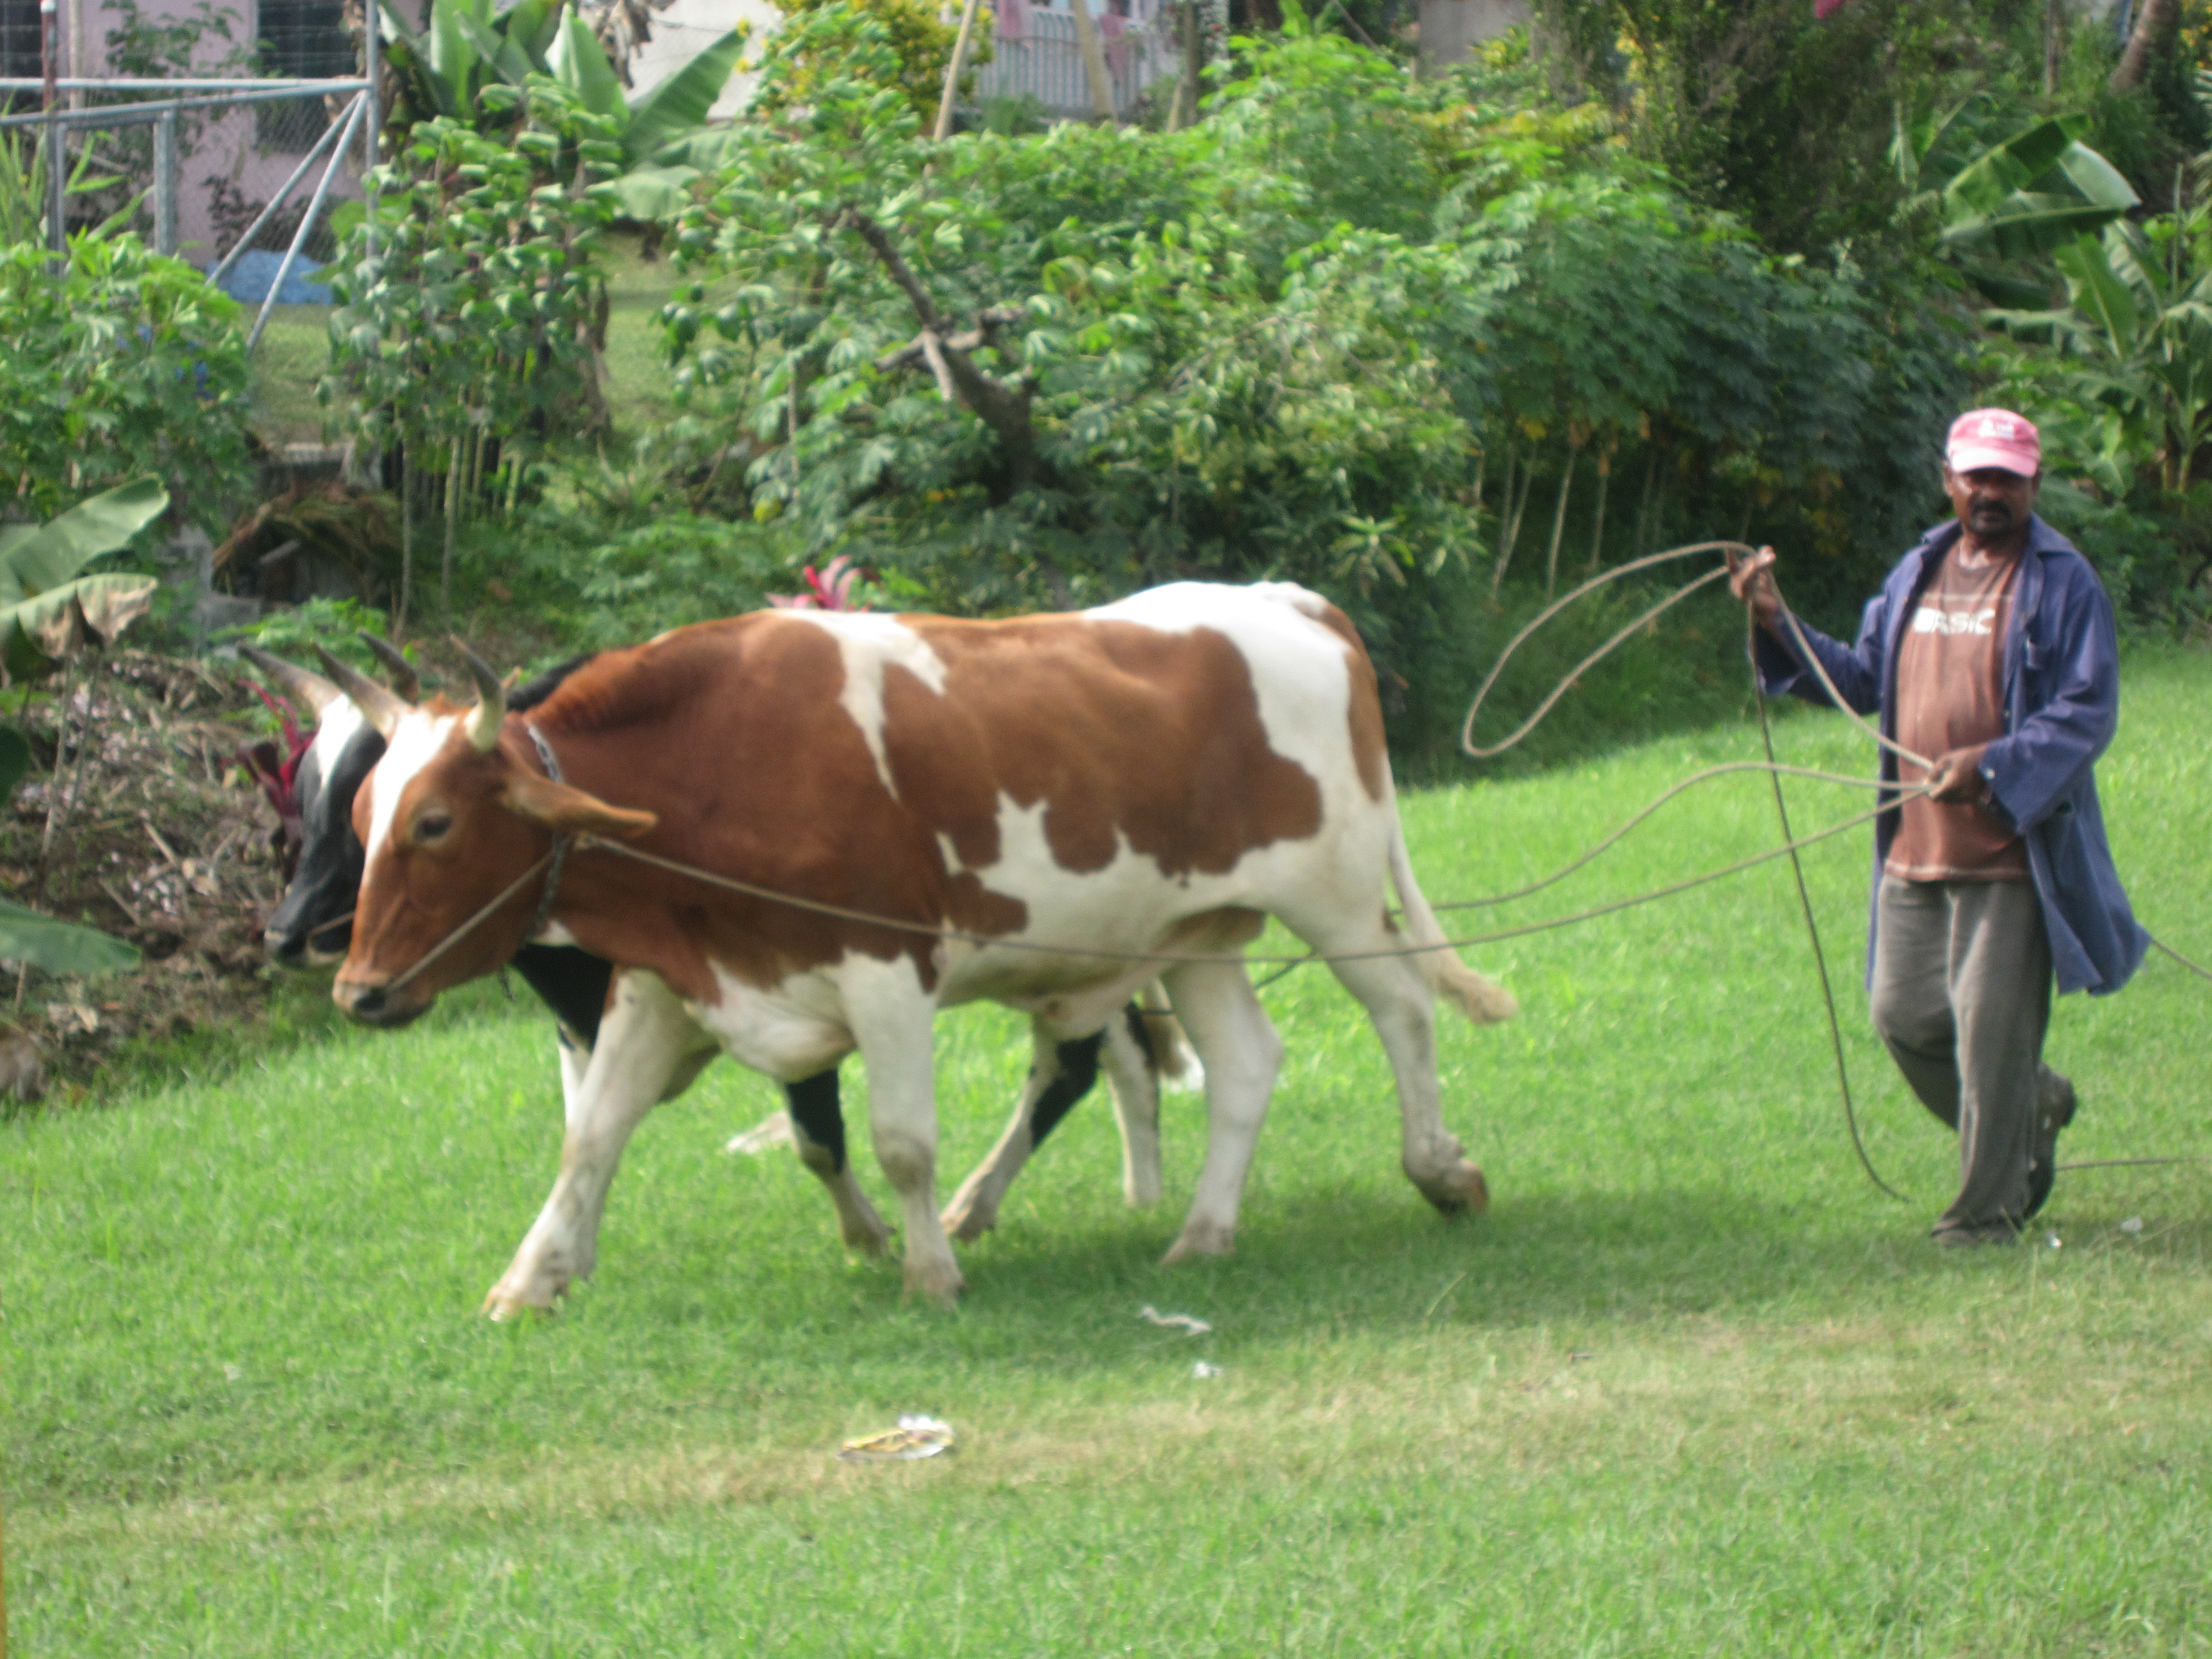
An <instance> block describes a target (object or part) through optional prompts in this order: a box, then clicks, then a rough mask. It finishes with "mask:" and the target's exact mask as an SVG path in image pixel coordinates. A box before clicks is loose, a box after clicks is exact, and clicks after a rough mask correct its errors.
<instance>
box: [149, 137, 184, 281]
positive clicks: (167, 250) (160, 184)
mask: <svg viewBox="0 0 2212 1659" xmlns="http://www.w3.org/2000/svg"><path fill="white" fill-rule="evenodd" d="M179 170H180V163H179V161H178V157H177V112H176V111H175V110H173V109H165V110H163V111H162V112H161V117H160V118H159V119H158V120H156V121H155V123H154V252H156V253H161V254H167V255H168V256H169V257H170V258H175V257H176V252H177V190H178V186H179V183H180V180H179V178H178V173H179Z"/></svg>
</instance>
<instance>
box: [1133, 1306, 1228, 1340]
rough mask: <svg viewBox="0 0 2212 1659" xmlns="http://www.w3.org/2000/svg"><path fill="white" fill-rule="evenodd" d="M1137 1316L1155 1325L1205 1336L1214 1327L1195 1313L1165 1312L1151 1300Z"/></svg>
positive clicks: (1139, 1310) (1140, 1309)
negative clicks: (1168, 1326)
mask: <svg viewBox="0 0 2212 1659" xmlns="http://www.w3.org/2000/svg"><path fill="white" fill-rule="evenodd" d="M1137 1317H1138V1318H1139V1319H1143V1320H1148V1321H1150V1322H1152V1324H1155V1325H1170V1326H1173V1327H1174V1328H1176V1329H1177V1330H1182V1331H1187V1332H1188V1333H1189V1334H1191V1335H1193V1336H1204V1335H1205V1334H1206V1333H1207V1332H1208V1331H1210V1330H1212V1328H1213V1327H1212V1326H1211V1325H1209V1324H1207V1323H1206V1322H1205V1321H1204V1320H1203V1319H1200V1318H1199V1317H1198V1316H1196V1315H1194V1314H1164V1313H1162V1312H1161V1311H1160V1310H1158V1308H1155V1307H1154V1306H1152V1304H1151V1303H1149V1302H1147V1303H1146V1304H1145V1305H1144V1306H1143V1307H1141V1308H1139V1309H1138V1310H1137Z"/></svg>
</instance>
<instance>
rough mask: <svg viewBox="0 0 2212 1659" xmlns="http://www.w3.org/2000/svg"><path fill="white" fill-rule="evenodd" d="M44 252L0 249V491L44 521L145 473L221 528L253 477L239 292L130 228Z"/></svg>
mask: <svg viewBox="0 0 2212 1659" xmlns="http://www.w3.org/2000/svg"><path fill="white" fill-rule="evenodd" d="M47 262H48V255H47V254H46V251H45V250H44V249H43V248H42V247H40V246H36V245H34V244H30V243H21V244H18V245H16V246H13V247H9V248H7V249H5V250H4V251H0V340H4V341H5V342H6V349H4V350H0V499H4V500H7V501H13V502H15V503H16V504H17V505H18V506H19V507H21V509H23V510H24V511H26V512H27V514H28V515H29V516H32V517H35V518H47V517H51V516H52V515H53V514H54V513H58V512H59V511H61V510H62V508H63V507H65V506H67V505H68V504H70V502H72V501H76V500H78V499H79V498H80V497H82V496H84V495H90V494H93V493H94V492H95V491H98V490H101V489H108V488H110V487H112V486H113V485H116V484H119V483H123V482H125V480H127V479H130V478H134V477H143V476H144V475H145V474H147V473H149V472H150V473H153V474H155V475H156V476H158V477H160V478H161V480H162V482H163V483H165V484H166V485H167V488H168V491H169V495H170V498H171V501H172V503H173V507H172V511H173V514H174V515H175V516H176V517H179V518H182V519H189V520H195V521H197V522H198V523H199V524H201V525H202V526H204V527H206V528H207V529H209V530H210V531H219V530H220V528H221V527H222V526H225V525H227V524H228V521H229V519H230V516H231V515H232V513H234V512H235V510H236V509H237V507H238V505H239V504H240V501H241V500H242V499H243V498H244V496H245V495H246V493H247V492H248V491H249V490H250V489H252V484H253V474H252V464H251V457H250V453H249V447H248V442H247V433H248V426H249V416H250V412H251V411H250V410H249V408H248V405H247V401H246V337H245V331H244V330H243V328H242V327H241V326H240V322H241V319H240V309H239V306H238V302H237V301H234V300H233V299H231V298H230V297H229V296H228V295H225V294H223V293H222V291H221V290H220V289H214V288H211V287H210V286H209V285H208V283H207V281H206V279H205V278H204V277H203V276H201V275H200V273H199V272H198V271H197V270H193V269H192V268H191V266H190V265H188V264H185V263H184V262H183V261H182V260H181V259H167V258H161V257H160V256H158V255H155V254H153V253H149V252H147V250H146V247H145V245H144V244H143V243H142V242H141V241H139V240H138V239H137V237H136V236H130V235H121V236H114V237H110V238H106V239H96V238H93V237H78V238H76V239H75V240H72V241H71V242H70V250H69V258H68V264H67V266H66V268H65V269H64V271H63V272H62V274H61V275H60V276H59V277H56V276H52V275H51V274H50V273H49V271H48V269H47Z"/></svg>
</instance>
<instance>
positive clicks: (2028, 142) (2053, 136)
mask: <svg viewBox="0 0 2212 1659" xmlns="http://www.w3.org/2000/svg"><path fill="white" fill-rule="evenodd" d="M2080 125H2081V121H2080V118H2078V117H2074V116H2065V117H2058V118H2053V119H2051V120H2048V121H2039V122H2037V123H2036V124H2035V125H2033V126H2032V127H2030V128H2028V129H2027V131H2025V132H2016V133H2015V134H2013V136H2012V137H2009V138H2008V139H2006V140H2005V141H2004V142H2003V143H2001V144H1992V145H1990V148H1989V149H1985V150H1984V151H1983V152H1982V153H1981V154H1980V155H1977V156H1976V157H1975V158H1974V159H1973V160H1972V161H1969V162H1967V163H1966V166H1964V167H1960V169H1959V171H1958V172H1957V173H1954V174H1953V175H1952V178H1951V182H1950V183H1949V184H1948V185H1944V186H1943V197H1944V200H1945V201H1946V203H1948V204H1949V206H1950V209H1951V211H1952V213H1953V214H1954V216H1961V215H1963V214H1965V213H1966V212H1968V211H1972V210H1978V211H1980V212H1983V213H1987V212H1989V211H1990V210H1992V209H1994V208H1995V207H1996V205H1997V204H1998V203H2000V202H2002V200H2004V198H2005V197H2008V196H2009V195H2011V194H2012V193H2013V191H2016V190H2026V189H2027V187H2028V186H2029V185H2033V184H2034V183H2035V181H2036V180H2037V179H2040V178H2042V177H2043V175H2044V174H2045V173H2048V172H2050V171H2051V168H2052V167H2056V166H2057V164H2058V158H2059V157H2060V156H2061V155H2064V154H2065V153H2066V149H2067V146H2069V144H2071V143H2074V132H2075V129H2076V128H2077V127H2079V126H2080Z"/></svg>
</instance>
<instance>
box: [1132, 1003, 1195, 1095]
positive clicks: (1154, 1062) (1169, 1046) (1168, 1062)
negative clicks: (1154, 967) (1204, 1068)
mask: <svg viewBox="0 0 2212 1659" xmlns="http://www.w3.org/2000/svg"><path fill="white" fill-rule="evenodd" d="M1129 1012H1130V1015H1131V1018H1130V1021H1129V1025H1130V1029H1131V1030H1133V1032H1134V1033H1135V1034H1136V1037H1137V1040H1138V1041H1139V1042H1141V1043H1142V1044H1143V1045H1144V1049H1145V1063H1146V1065H1148V1066H1151V1067H1152V1074H1153V1075H1154V1076H1155V1077H1157V1078H1158V1079H1160V1080H1161V1081H1162V1082H1164V1083H1174V1084H1179V1085H1182V1087H1184V1088H1186V1089H1190V1088H1195V1087H1197V1086H1198V1082H1199V1079H1200V1072H1199V1069H1198V1054H1197V1051H1196V1050H1195V1049H1194V1048H1192V1047H1191V1046H1190V1039H1189V1038H1188V1036H1185V1035H1184V1034H1183V1029H1182V1021H1181V1020H1179V1019H1177V1018H1176V1017H1175V1010H1174V1009H1173V1008H1171V1007H1170V1006H1168V994H1167V991H1166V989H1165V987H1163V986H1162V985H1161V984H1160V982H1159V981H1158V980H1154V981H1152V982H1151V983H1150V984H1148V985H1146V987H1145V988H1144V990H1143V991H1142V992H1141V993H1140V994H1139V995H1138V997H1137V999H1136V1000H1135V1001H1133V1002H1132V1003H1131V1004H1130V1005H1129Z"/></svg>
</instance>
